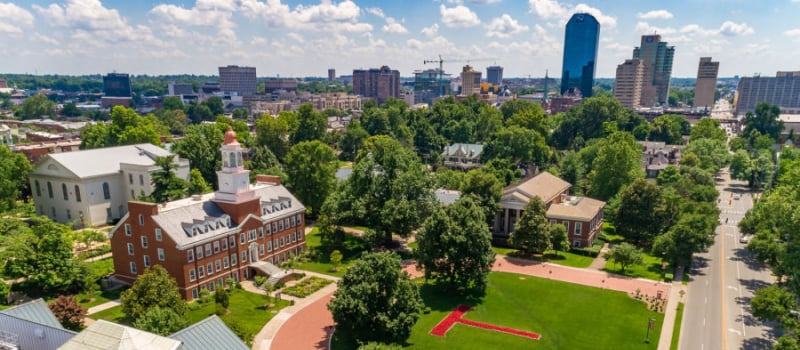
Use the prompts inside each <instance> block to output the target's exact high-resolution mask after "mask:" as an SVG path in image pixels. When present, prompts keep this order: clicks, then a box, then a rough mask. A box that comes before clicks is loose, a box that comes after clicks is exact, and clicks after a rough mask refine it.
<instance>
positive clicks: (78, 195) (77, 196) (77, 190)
mask: <svg viewBox="0 0 800 350" xmlns="http://www.w3.org/2000/svg"><path fill="white" fill-rule="evenodd" d="M75 201H76V202H80V201H81V188H80V187H78V185H75Z"/></svg>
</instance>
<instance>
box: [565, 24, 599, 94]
mask: <svg viewBox="0 0 800 350" xmlns="http://www.w3.org/2000/svg"><path fill="white" fill-rule="evenodd" d="M599 42H600V23H599V22H597V19H595V18H594V16H592V15H590V14H588V13H576V14H574V15H572V18H570V19H569V22H567V29H566V31H565V33H564V62H563V64H562V68H561V94H562V95H564V94H566V93H568V92H571V91H572V90H573V89H575V88H578V89H580V92H581V95H583V97H590V96H592V85H594V72H595V67H596V66H597V45H598V43H599Z"/></svg>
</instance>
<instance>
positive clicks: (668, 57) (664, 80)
mask: <svg viewBox="0 0 800 350" xmlns="http://www.w3.org/2000/svg"><path fill="white" fill-rule="evenodd" d="M674 56H675V47H674V46H667V42H666V41H661V35H642V43H641V46H640V47H636V48H634V49H633V58H634V59H640V60H642V61H645V62H646V63H649V64H650V65H652V69H651V72H650V78H649V79H648V80H649V81H650V83H651V84H653V86H655V87H656V96H655V100H652V101H651V100H649V99H648V100H645V99H642V106H644V107H651V106H653V105H655V104H656V103H657V104H659V105H662V106H666V105H667V99H668V98H669V79H670V78H671V76H672V58H673V57H674Z"/></svg>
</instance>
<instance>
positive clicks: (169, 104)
mask: <svg viewBox="0 0 800 350" xmlns="http://www.w3.org/2000/svg"><path fill="white" fill-rule="evenodd" d="M161 108H164V109H165V110H168V111H174V110H183V100H181V98H180V97H178V96H167V97H164V101H163V102H161Z"/></svg>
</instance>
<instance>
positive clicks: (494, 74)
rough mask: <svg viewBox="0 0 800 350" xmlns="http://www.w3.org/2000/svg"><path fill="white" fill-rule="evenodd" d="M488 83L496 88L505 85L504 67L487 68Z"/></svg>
mask: <svg viewBox="0 0 800 350" xmlns="http://www.w3.org/2000/svg"><path fill="white" fill-rule="evenodd" d="M486 81H488V82H489V84H492V85H495V86H500V85H503V67H500V66H489V67H486Z"/></svg>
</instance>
